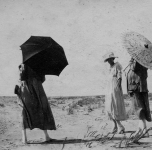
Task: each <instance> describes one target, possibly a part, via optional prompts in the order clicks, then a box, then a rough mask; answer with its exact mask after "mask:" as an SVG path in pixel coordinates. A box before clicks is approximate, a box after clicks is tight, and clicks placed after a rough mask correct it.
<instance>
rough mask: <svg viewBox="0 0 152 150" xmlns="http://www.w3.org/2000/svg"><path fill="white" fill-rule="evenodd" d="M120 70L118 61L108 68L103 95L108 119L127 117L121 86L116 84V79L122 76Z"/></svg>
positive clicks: (123, 118)
mask: <svg viewBox="0 0 152 150" xmlns="http://www.w3.org/2000/svg"><path fill="white" fill-rule="evenodd" d="M121 70H122V66H121V65H120V64H119V63H118V62H116V63H115V64H114V65H113V66H112V67H110V69H109V77H108V84H107V92H106V96H105V111H106V113H107V115H108V116H109V119H116V120H125V119H126V118H127V117H126V110H125V104H124V98H123V91H122V87H120V86H118V79H119V78H122V72H121Z"/></svg>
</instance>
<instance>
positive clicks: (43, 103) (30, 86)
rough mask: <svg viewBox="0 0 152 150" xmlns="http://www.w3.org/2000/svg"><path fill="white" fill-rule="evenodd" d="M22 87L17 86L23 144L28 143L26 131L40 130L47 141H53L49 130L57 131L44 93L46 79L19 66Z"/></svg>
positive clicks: (16, 92) (25, 67) (27, 68)
mask: <svg viewBox="0 0 152 150" xmlns="http://www.w3.org/2000/svg"><path fill="white" fill-rule="evenodd" d="M19 75H20V76H19V80H20V86H16V89H15V94H17V95H18V99H19V101H20V106H22V107H23V111H22V118H23V120H22V142H23V143H27V136H26V129H27V128H29V129H31V130H32V129H34V128H39V129H41V130H43V131H44V134H45V140H46V141H49V140H51V139H50V137H49V135H48V133H47V130H56V126H55V121H54V117H53V114H52V111H51V108H50V105H49V103H48V99H47V96H46V94H45V92H44V89H43V86H42V83H43V82H44V80H45V77H44V76H43V75H41V74H37V73H36V72H35V71H33V70H32V69H31V68H30V67H29V66H27V65H24V64H21V65H20V66H19Z"/></svg>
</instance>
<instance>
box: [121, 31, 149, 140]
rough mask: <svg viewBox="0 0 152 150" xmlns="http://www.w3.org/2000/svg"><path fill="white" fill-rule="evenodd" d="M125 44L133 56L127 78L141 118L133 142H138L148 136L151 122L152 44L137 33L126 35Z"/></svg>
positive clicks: (134, 103)
mask: <svg viewBox="0 0 152 150" xmlns="http://www.w3.org/2000/svg"><path fill="white" fill-rule="evenodd" d="M123 43H124V46H125V48H126V49H127V51H128V53H129V54H130V55H131V60H130V62H129V65H128V67H129V70H128V72H127V73H126V78H127V91H128V94H129V95H130V96H131V97H133V109H134V111H135V113H136V115H137V116H138V118H139V124H138V129H137V130H136V132H135V134H134V137H135V138H134V140H133V142H137V141H138V140H139V139H140V138H141V137H143V136H144V135H145V134H146V131H147V125H146V121H149V122H150V121H151V114H150V107H149V100H148V87H147V77H148V74H147V70H148V69H152V44H151V42H150V41H149V40H147V39H146V38H145V37H143V36H142V35H140V34H138V33H135V32H129V33H126V34H125V35H124V39H123ZM147 136H148V133H147Z"/></svg>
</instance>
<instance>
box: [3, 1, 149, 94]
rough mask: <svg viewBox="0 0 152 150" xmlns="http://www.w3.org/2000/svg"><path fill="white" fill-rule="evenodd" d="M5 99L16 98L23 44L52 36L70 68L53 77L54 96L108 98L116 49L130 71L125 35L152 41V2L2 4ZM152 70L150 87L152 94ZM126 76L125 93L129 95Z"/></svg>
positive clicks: (48, 89) (50, 88) (50, 87)
mask: <svg viewBox="0 0 152 150" xmlns="http://www.w3.org/2000/svg"><path fill="white" fill-rule="evenodd" d="M0 19H1V23H0V33H1V34H0V35H1V40H0V68H1V69H0V84H1V87H0V95H14V94H13V92H14V86H15V84H16V82H17V80H18V70H17V67H18V65H19V64H20V63H21V62H22V55H21V50H20V47H19V46H20V45H21V44H22V43H24V42H25V41H26V40H27V39H28V38H29V37H30V36H31V35H35V36H51V37H52V38H53V39H54V40H55V41H56V42H58V43H59V44H60V45H61V46H62V47H63V48H64V50H65V53H66V56H67V59H68V62H69V65H68V66H67V67H66V68H65V69H64V70H63V72H62V73H61V75H60V76H59V77H57V76H47V77H46V82H45V83H44V89H45V91H46V94H47V95H48V96H68V95H70V96H71V95H100V94H104V89H105V83H106V68H107V66H108V65H107V64H105V63H103V60H102V55H103V54H105V53H106V51H109V50H112V51H114V52H115V54H116V55H117V56H118V57H119V58H118V59H117V60H116V61H119V62H120V63H121V64H122V66H123V67H125V66H126V65H127V63H128V61H129V59H130V56H129V54H128V53H127V52H126V50H125V49H124V48H123V47H122V42H121V36H122V34H123V33H125V32H126V31H136V32H138V33H140V34H143V35H144V36H145V37H147V38H148V39H149V40H150V41H152V1H151V0H144V1H143V0H0ZM151 81H152V71H149V78H148V86H149V91H150V92H152V82H151ZM125 83H126V82H125V76H124V74H123V84H122V86H123V90H124V93H126V84H125Z"/></svg>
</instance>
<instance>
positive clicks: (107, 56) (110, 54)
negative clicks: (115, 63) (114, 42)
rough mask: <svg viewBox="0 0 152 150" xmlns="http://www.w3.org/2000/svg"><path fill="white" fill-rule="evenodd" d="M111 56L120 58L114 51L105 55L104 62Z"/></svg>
mask: <svg viewBox="0 0 152 150" xmlns="http://www.w3.org/2000/svg"><path fill="white" fill-rule="evenodd" d="M109 58H118V57H116V56H115V55H114V53H113V52H109V53H107V54H105V55H104V56H103V59H104V62H106V61H107V59H109Z"/></svg>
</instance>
